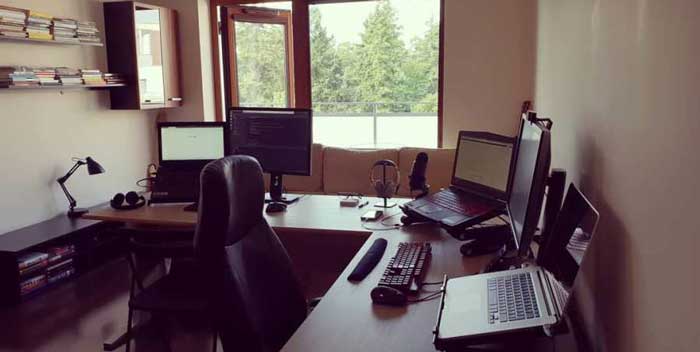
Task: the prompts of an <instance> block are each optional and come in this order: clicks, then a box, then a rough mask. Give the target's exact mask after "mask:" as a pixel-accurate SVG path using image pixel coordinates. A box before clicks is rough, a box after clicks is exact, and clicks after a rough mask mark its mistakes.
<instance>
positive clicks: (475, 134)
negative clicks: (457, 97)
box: [452, 131, 517, 202]
mask: <svg viewBox="0 0 700 352" xmlns="http://www.w3.org/2000/svg"><path fill="white" fill-rule="evenodd" d="M463 137H467V138H473V139H483V140H492V141H494V142H500V143H510V144H511V145H512V150H511V155H510V165H509V167H508V180H507V182H506V190H505V192H504V191H502V190H500V189H496V188H493V187H489V186H486V185H482V184H480V183H476V182H472V181H469V180H465V179H461V178H459V177H457V176H456V172H457V160H458V158H459V150H460V146H461V145H462V138H463ZM516 144H517V140H516V139H515V138H514V137H508V136H503V135H500V134H495V133H491V132H482V131H459V135H458V139H457V149H456V150H455V156H454V161H453V162H452V185H453V186H456V187H458V188H461V189H465V190H468V191H470V192H476V193H479V194H482V195H485V196H487V197H492V198H495V199H498V200H500V201H504V202H505V201H507V200H508V198H509V197H510V188H511V183H512V177H513V170H514V168H515V163H514V159H515V155H516V154H515V151H516V150H517V145H516Z"/></svg>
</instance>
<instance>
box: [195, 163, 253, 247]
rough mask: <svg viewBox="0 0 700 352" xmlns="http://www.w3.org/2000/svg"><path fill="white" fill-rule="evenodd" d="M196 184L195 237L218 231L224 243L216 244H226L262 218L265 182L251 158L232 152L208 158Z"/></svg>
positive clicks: (240, 235) (233, 241)
mask: <svg viewBox="0 0 700 352" xmlns="http://www.w3.org/2000/svg"><path fill="white" fill-rule="evenodd" d="M200 185H201V191H200V199H199V221H198V225H197V236H198V237H199V236H200V235H204V234H205V233H206V235H207V236H212V235H213V236H216V235H214V234H217V235H218V234H221V236H224V237H223V238H220V239H219V241H221V240H223V242H224V243H221V242H219V245H224V246H228V245H231V244H233V243H236V242H238V241H239V240H240V239H241V238H243V237H244V236H245V235H246V234H247V233H248V232H249V231H250V229H251V228H253V227H254V226H256V225H258V224H259V223H260V222H261V221H265V219H264V217H263V206H264V204H265V185H264V181H263V175H262V168H261V167H260V164H259V163H258V161H257V160H255V159H254V158H252V157H250V156H245V155H234V156H228V157H225V158H223V159H219V160H215V161H212V162H210V163H209V164H207V165H206V166H205V167H204V169H203V170H202V174H201V176H200ZM224 234H225V235H224ZM219 248H221V247H219Z"/></svg>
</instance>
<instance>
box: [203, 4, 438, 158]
mask: <svg viewBox="0 0 700 352" xmlns="http://www.w3.org/2000/svg"><path fill="white" fill-rule="evenodd" d="M276 1H280V0H209V22H210V28H211V41H212V64H213V68H214V69H213V71H214V103H215V106H216V109H215V111H216V121H224V114H223V112H222V110H221V106H222V105H223V101H224V92H223V91H222V89H221V86H222V80H223V77H222V75H221V70H220V68H221V65H222V64H223V63H221V62H220V61H221V60H220V59H219V57H220V55H221V53H220V50H219V31H220V27H219V14H218V12H217V11H216V9H217V7H218V6H236V5H247V4H259V3H264V2H276ZM356 1H368V0H291V2H292V24H291V29H292V31H291V38H290V39H291V44H290V46H289V48H290V51H291V55H290V59H291V60H292V65H291V66H292V67H293V73H292V72H290V75H289V76H290V79H291V80H292V81H293V83H292V84H291V85H290V86H291V87H293V91H290V92H289V96H290V100H291V102H290V107H293V108H303V109H311V43H310V34H309V30H310V28H309V5H314V4H329V3H339V2H356ZM439 1H440V34H439V49H438V107H437V115H438V116H437V118H438V126H437V127H438V148H442V146H443V126H444V122H443V121H444V118H443V105H444V104H443V89H444V88H443V86H444V77H443V76H444V62H445V59H444V51H445V48H444V47H445V45H444V44H445V0H439ZM291 97H294V98H293V99H292V98H291Z"/></svg>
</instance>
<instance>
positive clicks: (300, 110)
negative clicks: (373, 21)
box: [226, 106, 314, 176]
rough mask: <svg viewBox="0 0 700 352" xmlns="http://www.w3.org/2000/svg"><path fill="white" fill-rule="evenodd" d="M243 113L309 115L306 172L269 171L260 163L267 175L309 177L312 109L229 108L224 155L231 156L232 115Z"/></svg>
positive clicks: (311, 160)
mask: <svg viewBox="0 0 700 352" xmlns="http://www.w3.org/2000/svg"><path fill="white" fill-rule="evenodd" d="M245 111H255V112H264V111H271V112H291V113H293V114H296V113H300V112H301V113H308V115H309V122H310V130H309V135H308V137H309V138H308V140H307V141H306V142H307V148H308V150H309V153H308V155H309V162H308V165H309V167H308V168H307V170H306V172H288V171H280V170H270V169H266V168H264V166H263V165H262V163H261V164H260V166H261V167H263V172H264V173H267V174H278V175H290V176H311V173H312V169H313V140H314V137H313V122H314V115H313V110H312V109H306V108H264V107H241V106H237V107H231V108H229V110H228V115H227V121H226V125H227V133H228V136H227V137H228V138H227V139H228V140H229V143H228V144H227V145H226V151H227V153H226V155H233V153H229V151H230V149H231V147H232V146H233V145H232V144H233V143H232V142H231V138H230V134H231V133H232V132H233V126H232V123H233V118H232V115H233V114H234V113H236V112H245Z"/></svg>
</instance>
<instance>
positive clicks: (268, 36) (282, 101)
mask: <svg viewBox="0 0 700 352" xmlns="http://www.w3.org/2000/svg"><path fill="white" fill-rule="evenodd" d="M284 45H285V32H284V28H283V27H282V26H280V25H274V24H258V23H248V22H237V23H236V64H237V78H238V92H239V100H240V105H242V106H265V107H282V106H287V80H286V71H287V67H286V55H285V50H284Z"/></svg>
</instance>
